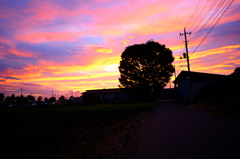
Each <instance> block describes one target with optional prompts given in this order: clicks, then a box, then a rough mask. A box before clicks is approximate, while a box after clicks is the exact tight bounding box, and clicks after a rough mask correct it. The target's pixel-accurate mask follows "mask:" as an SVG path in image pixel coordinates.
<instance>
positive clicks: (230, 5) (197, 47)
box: [190, 0, 234, 56]
mask: <svg viewBox="0 0 240 159" xmlns="http://www.w3.org/2000/svg"><path fill="white" fill-rule="evenodd" d="M233 1H234V0H232V1H229V2H230V3H229V4H228V6H227V7H226V9H225V10H224V11H223V12H222V14H221V16H220V17H219V18H218V19H217V21H216V22H215V24H214V25H213V26H212V27H211V29H210V30H209V31H208V32H207V34H206V35H205V37H204V38H203V39H202V41H201V42H200V43H199V44H198V46H197V47H196V48H195V49H194V51H193V52H192V53H191V55H192V54H193V53H194V52H195V51H196V50H197V49H198V48H199V46H200V45H201V44H202V42H203V41H204V40H205V39H206V37H207V36H208V35H209V33H210V32H211V31H212V30H213V28H214V27H215V26H216V25H217V23H218V22H219V20H220V19H221V18H222V16H223V15H224V14H225V13H226V11H227V10H228V9H229V7H230V6H231V5H232V3H233ZM222 10H223V9H222ZM191 55H190V56H191Z"/></svg>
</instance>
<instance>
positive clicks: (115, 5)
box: [0, 0, 240, 98]
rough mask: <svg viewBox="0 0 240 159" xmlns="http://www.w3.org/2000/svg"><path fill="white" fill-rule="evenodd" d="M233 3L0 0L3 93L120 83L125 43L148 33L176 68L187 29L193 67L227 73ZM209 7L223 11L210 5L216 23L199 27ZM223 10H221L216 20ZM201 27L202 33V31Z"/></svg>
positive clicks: (237, 44) (235, 41)
mask: <svg viewBox="0 0 240 159" xmlns="http://www.w3.org/2000/svg"><path fill="white" fill-rule="evenodd" d="M207 2H208V3H207ZM221 2H222V7H220V5H221V4H220V3H221ZM214 3H215V4H214ZM217 3H219V4H217ZM230 3H231V1H224V3H223V1H218V2H216V1H215V0H199V1H198V0H181V1H179V0H119V1H118V0H113V1H112V0H1V1H0V93H4V94H5V96H7V95H11V94H13V93H14V94H15V95H16V96H17V95H20V93H21V91H20V89H21V88H22V89H23V95H29V94H32V95H33V96H35V97H38V96H40V95H41V96H43V97H51V95H52V90H53V93H54V96H56V97H57V98H58V97H59V96H60V95H64V96H66V95H67V96H68V97H69V96H70V95H72V94H73V95H74V96H80V95H81V93H82V92H84V91H85V90H91V89H102V88H117V87H118V85H119V82H118V78H119V71H118V66H119V62H120V56H121V53H122V52H123V51H124V49H125V47H126V46H128V45H133V44H136V43H145V42H147V41H148V40H150V39H152V40H154V41H157V42H159V43H160V44H165V45H166V47H168V48H170V49H171V50H172V51H173V55H174V57H175V62H174V64H175V65H176V72H177V74H178V73H180V71H181V70H187V68H186V67H185V66H186V63H184V62H185V60H183V59H182V60H181V59H180V58H179V57H180V55H181V54H182V53H183V52H185V50H184V43H183V41H184V39H183V36H179V34H180V33H183V29H184V27H186V30H187V32H192V34H191V35H188V39H189V53H190V64H191V70H192V71H199V72H208V73H217V74H225V75H228V74H230V73H232V72H233V71H234V69H235V68H236V67H240V0H235V1H234V2H233V3H232V5H231V6H230V7H229V8H228V9H227V6H228V5H230ZM211 5H212V6H213V5H214V6H216V7H217V6H218V5H219V8H220V9H219V12H217V10H215V11H216V14H215V16H213V18H215V21H214V20H213V21H212V23H211V24H210V21H209V26H208V27H207V26H205V28H206V29H205V30H203V29H201V27H204V24H205V23H204V20H205V21H206V22H207V19H208V17H207V16H206V17H204V15H205V14H204V13H207V11H208V10H209V14H208V15H211V14H210V13H213V12H214V8H211ZM224 6H225V8H224ZM224 9H226V12H225V14H224V15H223V16H222V18H221V19H219V21H217V20H218V18H219V17H220V16H221V14H222V13H223V12H224ZM201 21H202V23H200V22H201ZM215 22H217V23H216V26H215V27H214V28H213V30H211V26H213V25H214V24H215ZM200 29H201V31H205V32H203V33H202V34H200V32H198V31H199V30H200ZM210 30H211V32H210V34H209V35H208V36H207V37H206V38H205V39H204V36H205V35H207V32H208V31H210ZM202 39H204V40H203V41H202ZM201 41H202V43H201V45H199V44H200V42H201ZM198 45H199V47H198V48H197V50H196V51H194V50H195V49H196V47H197V46H198ZM193 52H194V53H193ZM180 66H181V67H180ZM173 80H174V77H173V78H172V81H173ZM172 86H173V85H172ZM168 87H170V86H168Z"/></svg>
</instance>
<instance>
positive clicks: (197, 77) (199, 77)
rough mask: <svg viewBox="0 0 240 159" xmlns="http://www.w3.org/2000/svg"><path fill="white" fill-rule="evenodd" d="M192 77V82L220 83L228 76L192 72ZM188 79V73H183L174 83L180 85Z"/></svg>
mask: <svg viewBox="0 0 240 159" xmlns="http://www.w3.org/2000/svg"><path fill="white" fill-rule="evenodd" d="M190 77H191V81H192V82H200V81H219V80H223V79H225V78H226V77H227V76H226V75H219V74H212V73H202V72H192V71H191V72H190ZM186 78H188V71H182V72H181V73H180V74H179V75H178V76H177V78H176V79H175V81H174V83H176V84H178V83H179V82H181V81H182V80H184V79H186Z"/></svg>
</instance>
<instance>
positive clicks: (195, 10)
mask: <svg viewBox="0 0 240 159" xmlns="http://www.w3.org/2000/svg"><path fill="white" fill-rule="evenodd" d="M200 2H201V0H199V1H198V4H197V6H196V8H195V9H194V12H193V14H192V16H191V18H190V20H189V21H188V23H187V25H186V27H187V26H188V24H189V23H190V22H191V21H192V18H193V17H194V15H195V13H196V12H197V10H198V6H199V4H200Z"/></svg>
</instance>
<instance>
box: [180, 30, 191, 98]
mask: <svg viewBox="0 0 240 159" xmlns="http://www.w3.org/2000/svg"><path fill="white" fill-rule="evenodd" d="M187 34H189V35H191V32H186V29H185V27H184V33H183V34H181V33H180V36H181V35H184V38H185V41H184V42H185V47H186V54H184V53H183V56H184V58H185V57H186V58H187V67H188V81H189V93H190V94H189V100H190V101H192V100H193V96H192V82H191V72H190V63H189V56H188V41H187Z"/></svg>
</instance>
